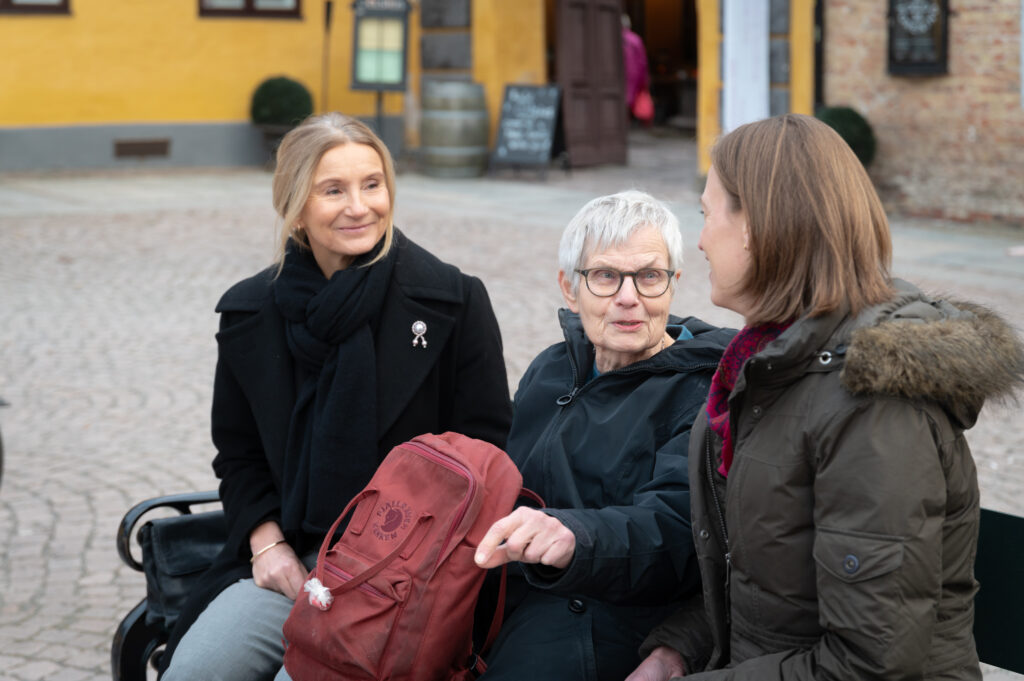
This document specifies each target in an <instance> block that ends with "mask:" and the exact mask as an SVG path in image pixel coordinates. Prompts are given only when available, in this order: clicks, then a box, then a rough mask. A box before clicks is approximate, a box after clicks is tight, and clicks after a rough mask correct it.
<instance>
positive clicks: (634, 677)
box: [626, 646, 685, 681]
mask: <svg viewBox="0 0 1024 681" xmlns="http://www.w3.org/2000/svg"><path fill="white" fill-rule="evenodd" d="M684 672H685V670H684V669H683V656H682V655H680V654H679V653H677V652H676V651H675V650H673V649H672V648H669V647H668V646H658V647H657V648H655V649H654V650H652V651H651V654H650V655H648V656H647V658H646V659H645V660H644V661H643V662H641V663H640V666H639V667H637V668H636V669H634V670H633V673H632V674H630V675H629V676H627V677H626V681H668V680H669V679H674V678H678V677H680V676H683V673H684Z"/></svg>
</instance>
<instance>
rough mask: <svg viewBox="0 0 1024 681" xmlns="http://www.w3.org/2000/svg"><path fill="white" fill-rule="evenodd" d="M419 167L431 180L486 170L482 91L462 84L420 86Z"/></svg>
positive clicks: (469, 84)
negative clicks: (421, 106) (431, 177)
mask: <svg viewBox="0 0 1024 681" xmlns="http://www.w3.org/2000/svg"><path fill="white" fill-rule="evenodd" d="M422 103H423V108H422V111H423V115H422V118H421V119H420V168H421V170H422V171H423V173H424V174H426V175H431V176H433V177H476V176H478V175H481V174H483V172H484V170H485V169H486V167H487V133H488V119H487V104H486V102H485V101H484V88H483V86H482V85H480V84H479V83H469V82H465V81H437V80H434V81H431V80H427V81H424V83H423V95H422Z"/></svg>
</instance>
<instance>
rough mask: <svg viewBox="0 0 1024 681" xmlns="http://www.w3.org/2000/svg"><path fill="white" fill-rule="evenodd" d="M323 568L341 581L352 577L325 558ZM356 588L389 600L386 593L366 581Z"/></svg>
mask: <svg viewBox="0 0 1024 681" xmlns="http://www.w3.org/2000/svg"><path fill="white" fill-rule="evenodd" d="M324 569H325V570H327V571H328V572H330V573H331V574H332V575H334V576H335V577H337V578H338V579H340V580H341V581H343V582H347V581H349V580H351V579H352V575H350V574H349V573H347V572H345V571H344V570H342V569H341V568H340V567H338V566H337V565H334V564H332V563H329V562H327V561H326V560H325V561H324ZM356 588H357V589H359V590H360V591H365V592H366V593H368V594H370V595H371V596H376V597H377V598H385V599H388V600H390V599H389V598H388V595H387V594H385V593H384V592H383V591H380V590H379V589H375V588H373V587H372V586H370V585H369V584H367V583H366V582H363V583H362V584H360V585H359V586H357V587H356Z"/></svg>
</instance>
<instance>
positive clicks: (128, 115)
mask: <svg viewBox="0 0 1024 681" xmlns="http://www.w3.org/2000/svg"><path fill="white" fill-rule="evenodd" d="M350 4H351V3H349V2H347V1H346V0H335V2H334V12H333V17H332V22H331V24H332V25H331V27H330V31H329V32H327V31H325V30H324V11H325V10H324V7H325V4H324V3H323V2H321V1H316V0H304V2H303V3H302V12H303V17H302V18H301V19H262V18H261V19H254V18H244V19H242V18H238V19H236V18H224V17H216V18H213V17H200V16H199V14H198V12H199V10H198V5H199V3H198V0H174V1H173V2H149V1H147V2H124V0H71V10H72V13H71V14H70V15H11V14H0V45H3V46H4V53H5V55H7V58H6V59H4V61H3V63H2V64H0V126H51V125H73V124H98V123H104V124H109V123H155V122H163V123H166V122H230V121H246V120H248V119H249V104H250V98H251V96H252V92H253V90H254V89H255V88H256V86H257V85H258V84H259V83H260V82H261V81H262V80H263V79H265V78H267V77H270V76H276V75H287V76H289V77H291V78H295V79H296V80H299V81H301V82H302V83H304V84H305V85H306V86H307V87H308V88H309V90H310V92H311V94H312V95H313V102H314V108H315V110H317V111H322V110H324V109H325V108H330V109H338V110H341V111H344V112H345V113H348V114H353V115H360V116H367V115H373V114H374V112H375V110H376V95H375V94H374V93H372V92H371V93H364V92H358V93H357V92H353V91H352V90H349V83H350V79H351V69H352V64H351V59H352V54H351V51H352V50H351V41H352V11H351V8H350ZM409 23H410V27H411V29H412V30H411V32H410V42H409V47H410V49H409V55H410V64H409V66H410V77H409V82H410V85H411V84H413V83H417V82H418V80H419V79H418V77H416V76H414V75H413V74H414V73H416V72H418V54H419V50H418V45H419V42H418V26H419V17H418V15H417V14H416V13H415V12H414V13H413V15H412V16H411V17H410V22H409ZM325 47H326V49H327V50H328V59H327V61H326V70H325V59H324V51H325ZM12 55H17V56H16V58H11V57H12ZM414 69H416V70H415V71H414ZM325 76H326V77H325ZM325 83H326V86H327V101H326V102H325V100H324V97H323V90H324V85H325ZM401 110H402V94H401V93H397V94H389V95H387V96H386V97H385V112H386V113H392V114H393V113H395V112H401Z"/></svg>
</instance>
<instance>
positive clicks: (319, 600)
mask: <svg viewBox="0 0 1024 681" xmlns="http://www.w3.org/2000/svg"><path fill="white" fill-rule="evenodd" d="M302 588H303V590H304V591H308V592H309V604H310V605H315V606H316V607H318V608H320V609H321V610H330V609H331V604H332V603H334V594H332V593H331V590H330V589H328V588H327V587H326V586H324V585H323V582H321V581H320V580H319V579H317V578H316V577H310V578H309V579H308V580H306V584H305V585H304V586H303V587H302Z"/></svg>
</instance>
